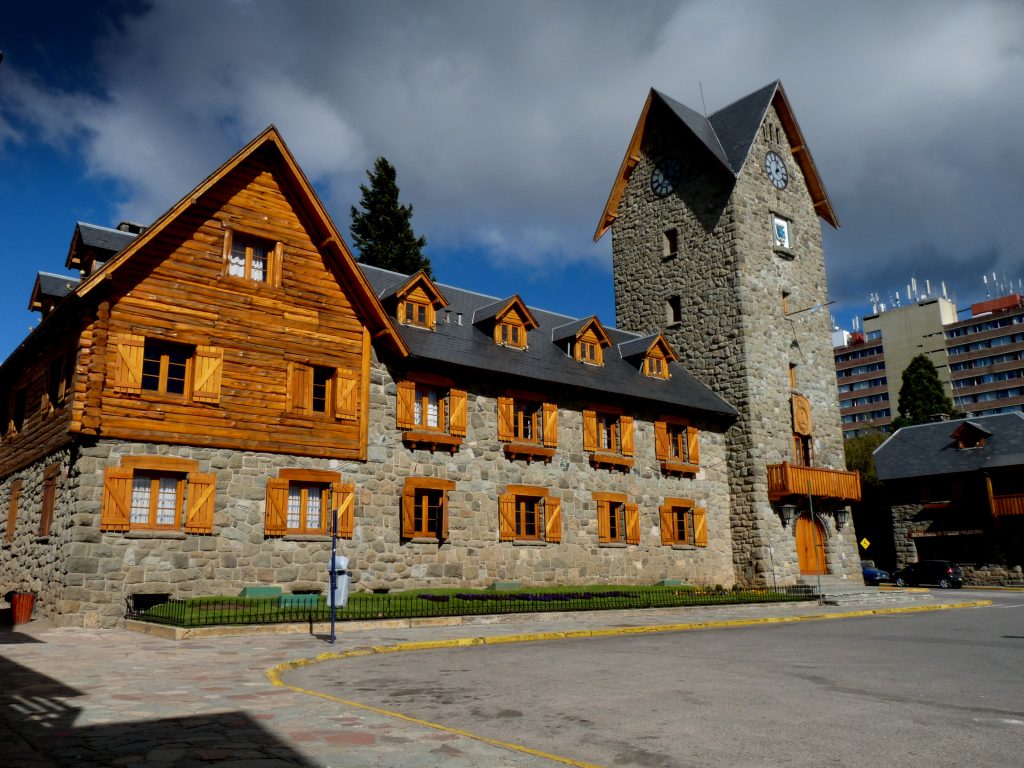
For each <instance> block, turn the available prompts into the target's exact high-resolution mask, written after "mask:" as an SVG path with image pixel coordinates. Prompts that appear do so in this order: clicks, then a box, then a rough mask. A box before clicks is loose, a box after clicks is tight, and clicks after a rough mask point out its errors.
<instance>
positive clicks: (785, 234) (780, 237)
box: [772, 213, 794, 252]
mask: <svg viewBox="0 0 1024 768" xmlns="http://www.w3.org/2000/svg"><path fill="white" fill-rule="evenodd" d="M780 227H781V229H780ZM780 233H781V234H780ZM793 239H794V238H793V220H792V219H789V218H786V217H785V216H783V215H781V214H778V213H772V247H773V248H775V249H776V250H781V251H786V252H789V251H792V250H793Z"/></svg>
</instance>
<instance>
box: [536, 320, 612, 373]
mask: <svg viewBox="0 0 1024 768" xmlns="http://www.w3.org/2000/svg"><path fill="white" fill-rule="evenodd" d="M551 340H552V341H554V342H555V343H556V344H559V345H561V346H562V348H563V349H564V350H565V352H566V354H567V355H569V356H570V357H571V358H572V359H573V360H578V361H579V362H581V363H586V364H587V365H604V349H605V347H610V346H611V344H612V340H611V338H609V336H608V334H607V332H605V330H604V327H603V326H602V325H601V321H600V320H598V319H597V316H596V315H595V316H593V317H588V318H585V319H583V320H576V321H575V322H572V323H568V324H566V325H562V326H559V327H558V328H555V329H554V330H553V331H552V332H551Z"/></svg>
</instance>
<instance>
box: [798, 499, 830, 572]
mask: <svg viewBox="0 0 1024 768" xmlns="http://www.w3.org/2000/svg"><path fill="white" fill-rule="evenodd" d="M796 552H797V557H798V558H799V560H800V574H801V575H802V576H816V575H817V574H822V575H824V574H827V573H828V563H827V561H826V559H825V528H824V527H823V526H822V524H821V523H819V522H818V521H817V520H812V519H811V518H810V517H809V516H808V515H806V514H805V515H800V517H798V518H797V519H796Z"/></svg>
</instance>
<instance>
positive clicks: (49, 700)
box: [0, 657, 315, 768]
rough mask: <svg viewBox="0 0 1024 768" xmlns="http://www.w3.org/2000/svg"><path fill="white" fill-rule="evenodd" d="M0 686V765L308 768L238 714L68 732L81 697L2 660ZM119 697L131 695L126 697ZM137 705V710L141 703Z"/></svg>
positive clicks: (78, 728)
mask: <svg viewBox="0 0 1024 768" xmlns="http://www.w3.org/2000/svg"><path fill="white" fill-rule="evenodd" d="M83 663H88V660H83ZM127 663H130V662H127ZM0 681H3V682H2V689H0V740H2V741H3V743H4V747H3V750H2V751H3V758H2V760H0V762H2V763H3V764H4V765H10V766H18V768H44V767H46V768H49V767H50V766H110V765H117V766H143V765H162V766H182V767H184V766H195V765H202V764H207V765H212V764H218V763H232V764H236V765H259V766H261V768H263V767H264V766H266V767H267V768H272V767H273V766H282V768H283V767H284V766H300V767H302V766H313V765H315V764H314V763H311V762H309V761H308V760H307V759H306V758H305V757H304V756H302V755H301V754H299V753H298V752H296V751H294V750H293V749H292V748H291V747H290V746H288V745H287V744H285V743H283V742H281V741H280V740H279V739H278V738H277V737H276V736H275V735H274V734H272V733H270V732H269V731H268V730H266V729H265V728H263V727H262V726H261V725H260V723H259V722H258V721H256V720H254V719H253V718H252V717H250V716H249V715H248V714H246V713H244V712H238V711H233V712H230V711H229V712H221V713H217V714H205V715H193V716H188V717H171V718H159V719H152V720H139V721H130V722H117V723H95V724H91V725H76V721H77V719H78V717H79V715H80V714H81V712H82V707H80V706H76V704H75V699H76V698H79V697H81V696H84V695H85V694H84V693H83V692H82V691H79V690H77V689H75V688H71V687H68V686H66V685H64V684H63V683H61V682H59V681H57V680H54V679H53V678H50V677H47V676H46V675H42V674H40V673H38V672H36V671H35V670H33V669H29V668H28V667H24V666H22V665H20V664H17V663H16V662H13V661H11V660H9V659H5V658H2V657H0ZM122 695H123V696H124V697H131V696H133V694H132V692H131V691H130V690H126V691H125V692H124V694H122ZM138 699H139V708H140V709H145V708H146V706H147V702H146V701H145V700H144V699H143V697H142V696H141V695H140V696H138ZM98 714H99V713H96V712H93V713H92V715H93V717H97V716H98Z"/></svg>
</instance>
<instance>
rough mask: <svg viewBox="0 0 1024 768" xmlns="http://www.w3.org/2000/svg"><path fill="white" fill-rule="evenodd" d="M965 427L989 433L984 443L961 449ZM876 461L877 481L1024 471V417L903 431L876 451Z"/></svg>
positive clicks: (1012, 415) (1007, 416)
mask: <svg viewBox="0 0 1024 768" xmlns="http://www.w3.org/2000/svg"><path fill="white" fill-rule="evenodd" d="M967 425H970V426H969V427H967ZM965 427H967V428H968V429H970V430H972V431H976V430H981V431H982V432H984V433H987V435H988V438H987V439H986V440H985V442H984V445H980V446H978V447H976V448H958V447H957V438H956V434H957V433H958V432H960V431H961V430H962V429H964V428H965ZM874 458H875V471H876V472H877V473H878V479H879V480H901V479H905V478H912V477H930V476H934V475H947V474H959V473H963V472H978V471H981V470H985V469H995V468H997V467H1014V466H1021V467H1024V413H1000V414H995V415H993V416H973V417H971V418H970V419H954V420H950V421H936V422H932V423H931V424H915V425H914V426H911V427H903V428H902V429H899V430H897V431H896V432H895V434H893V435H892V437H890V438H889V439H888V440H886V441H885V442H884V443H882V444H881V445H880V446H878V448H876V449H875V453H874Z"/></svg>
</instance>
